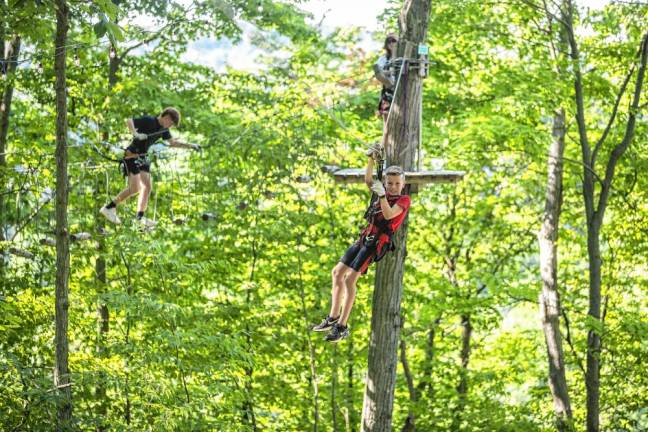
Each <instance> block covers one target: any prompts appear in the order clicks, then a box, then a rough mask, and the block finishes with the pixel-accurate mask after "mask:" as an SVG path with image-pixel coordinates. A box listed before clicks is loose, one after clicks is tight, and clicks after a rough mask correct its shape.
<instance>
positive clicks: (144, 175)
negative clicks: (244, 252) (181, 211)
mask: <svg viewBox="0 0 648 432" xmlns="http://www.w3.org/2000/svg"><path fill="white" fill-rule="evenodd" d="M179 124H180V112H179V111H178V110H177V109H175V108H165V109H164V111H162V114H160V115H159V116H158V117H155V116H144V117H138V118H133V119H128V120H126V125H127V126H128V129H129V130H130V132H131V133H132V134H133V141H132V142H131V145H129V146H128V147H127V148H126V152H125V154H124V159H122V161H121V164H122V167H123V168H124V175H125V176H127V177H128V187H127V188H126V189H124V190H123V191H121V192H120V193H119V195H117V196H116V197H115V199H113V200H112V201H111V202H110V203H108V204H106V205H105V206H103V207H102V208H101V210H99V212H100V213H101V214H102V215H104V216H105V217H106V219H108V220H109V221H110V222H112V223H114V224H120V223H121V220H120V219H119V217H118V216H117V205H119V204H120V203H121V202H123V201H124V200H126V199H127V198H129V197H130V196H132V195H135V194H136V193H139V200H138V202H137V220H138V221H140V223H141V224H142V225H143V226H144V227H145V228H152V227H153V226H154V225H155V222H154V221H152V220H149V219H146V218H145V217H144V212H145V211H146V208H147V207H148V202H149V196H150V194H151V189H152V184H151V163H150V162H149V160H148V159H147V157H146V153H147V152H148V149H149V148H150V147H151V146H152V145H153V144H155V143H156V142H157V141H158V140H160V139H163V140H165V141H167V142H168V143H169V147H178V148H188V149H193V150H200V146H199V145H198V144H187V143H183V142H180V141H179V140H177V139H176V138H173V137H172V136H171V133H170V132H169V129H171V128H172V127H174V126H178V125H179Z"/></svg>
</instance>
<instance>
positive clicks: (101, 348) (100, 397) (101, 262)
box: [95, 195, 110, 432]
mask: <svg viewBox="0 0 648 432" xmlns="http://www.w3.org/2000/svg"><path fill="white" fill-rule="evenodd" d="M98 196H100V195H98ZM95 220H98V218H95ZM103 243H104V242H103V238H102V239H100V240H99V254H100V255H99V257H98V258H97V262H96V264H95V270H96V272H97V281H98V288H99V289H98V293H99V295H100V296H101V294H102V293H105V291H106V283H107V279H106V260H105V259H104V257H103V255H102V254H103V252H104V244H103ZM97 313H98V316H99V340H98V341H97V351H98V356H99V358H101V359H104V358H106V357H107V356H108V352H107V351H108V349H107V346H106V345H107V340H108V331H109V330H110V313H109V311H108V306H106V304H105V303H103V301H102V300H99V305H98V306H97ZM96 398H97V403H98V406H99V408H98V410H97V411H98V414H99V416H98V417H99V424H98V425H97V432H103V431H106V430H108V422H107V419H108V397H107V392H106V374H105V373H103V372H102V373H101V374H100V375H99V382H98V384H97V390H96Z"/></svg>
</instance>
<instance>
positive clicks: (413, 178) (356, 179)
mask: <svg viewBox="0 0 648 432" xmlns="http://www.w3.org/2000/svg"><path fill="white" fill-rule="evenodd" d="M364 174H365V170H364V169H359V168H347V169H341V170H337V171H335V172H333V177H335V181H336V182H338V183H364ZM464 175H466V172H465V171H446V170H439V171H406V172H405V181H406V182H407V184H415V185H425V184H431V183H435V184H439V183H457V182H459V181H461V180H462V179H463V176H464ZM374 177H375V176H374Z"/></svg>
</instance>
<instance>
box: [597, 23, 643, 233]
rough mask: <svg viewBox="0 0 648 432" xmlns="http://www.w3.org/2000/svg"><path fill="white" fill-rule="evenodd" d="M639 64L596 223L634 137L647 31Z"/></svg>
mask: <svg viewBox="0 0 648 432" xmlns="http://www.w3.org/2000/svg"><path fill="white" fill-rule="evenodd" d="M640 53H641V54H640V59H639V60H640V66H639V71H638V72H637V80H636V81H635V91H634V96H633V100H632V104H631V106H630V112H629V116H628V122H627V123H626V130H625V134H624V136H623V139H622V140H621V142H620V143H619V144H618V145H617V146H616V147H615V148H614V149H613V150H612V153H611V154H610V159H609V160H608V164H607V168H606V169H605V180H604V181H603V186H602V187H601V194H600V197H599V202H598V206H597V210H596V221H595V222H596V223H597V224H599V225H600V224H601V223H602V221H603V213H604V211H605V208H606V206H607V200H608V198H609V195H610V189H611V187H612V178H613V177H614V170H615V168H616V164H617V162H618V161H619V159H620V158H621V156H623V154H624V153H625V152H626V150H627V149H628V147H629V146H630V143H631V142H632V138H633V137H634V132H635V123H636V120H637V110H638V108H639V102H640V99H641V90H642V88H643V81H644V76H645V73H646V63H647V62H648V32H646V34H644V36H643V38H642V40H641V49H640Z"/></svg>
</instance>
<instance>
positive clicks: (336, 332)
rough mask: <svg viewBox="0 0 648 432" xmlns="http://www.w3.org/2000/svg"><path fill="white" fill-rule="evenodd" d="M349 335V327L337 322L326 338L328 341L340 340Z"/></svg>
mask: <svg viewBox="0 0 648 432" xmlns="http://www.w3.org/2000/svg"><path fill="white" fill-rule="evenodd" d="M347 336H349V327H348V326H343V325H340V324H337V323H336V324H335V325H334V326H333V328H332V329H331V332H330V333H329V334H327V335H326V337H325V338H324V340H325V341H327V342H334V343H335V342H340V341H341V340H342V339H344V338H345V337H347Z"/></svg>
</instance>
